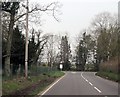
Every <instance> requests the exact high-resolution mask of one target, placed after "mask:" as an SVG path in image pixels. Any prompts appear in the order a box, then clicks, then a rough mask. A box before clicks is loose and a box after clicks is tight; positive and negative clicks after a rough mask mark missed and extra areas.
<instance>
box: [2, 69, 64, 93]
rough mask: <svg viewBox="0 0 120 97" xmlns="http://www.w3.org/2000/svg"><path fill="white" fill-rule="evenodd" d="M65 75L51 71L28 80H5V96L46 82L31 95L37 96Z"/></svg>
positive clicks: (3, 88)
mask: <svg viewBox="0 0 120 97" xmlns="http://www.w3.org/2000/svg"><path fill="white" fill-rule="evenodd" d="M63 75H64V73H63V72H60V71H51V72H47V73H44V74H40V75H38V76H30V77H28V79H25V78H24V77H21V78H18V79H12V80H3V86H2V90H3V95H9V94H11V93H13V92H15V91H16V90H22V89H25V88H27V87H28V86H31V85H34V84H37V83H39V82H40V81H42V80H43V81H44V80H45V81H44V82H42V83H41V84H40V86H38V87H37V88H35V89H34V90H33V91H32V92H31V93H29V95H36V94H38V93H39V92H40V91H42V90H44V89H45V87H47V86H48V85H49V84H51V83H52V82H53V81H54V80H55V79H56V78H58V77H61V76H63Z"/></svg>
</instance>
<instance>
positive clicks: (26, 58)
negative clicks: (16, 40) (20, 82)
mask: <svg viewBox="0 0 120 97" xmlns="http://www.w3.org/2000/svg"><path fill="white" fill-rule="evenodd" d="M26 9H27V11H26V42H25V78H27V77H28V11H29V9H28V0H27V6H26Z"/></svg>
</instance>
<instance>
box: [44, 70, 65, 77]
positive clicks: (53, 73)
mask: <svg viewBox="0 0 120 97" xmlns="http://www.w3.org/2000/svg"><path fill="white" fill-rule="evenodd" d="M45 74H46V75H48V76H51V77H54V78H58V77H61V76H63V75H64V72H60V71H51V72H50V73H49V72H47V73H45Z"/></svg>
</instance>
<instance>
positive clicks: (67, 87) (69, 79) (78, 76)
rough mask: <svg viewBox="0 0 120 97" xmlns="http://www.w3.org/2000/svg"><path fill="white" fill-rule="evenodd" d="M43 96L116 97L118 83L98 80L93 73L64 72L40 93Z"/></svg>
mask: <svg viewBox="0 0 120 97" xmlns="http://www.w3.org/2000/svg"><path fill="white" fill-rule="evenodd" d="M45 95H66V96H67V95H74V96H75V95H96V96H95V97H99V96H98V95H104V96H103V97H117V96H115V95H118V83H116V82H113V81H109V80H106V79H103V78H100V77H98V76H96V75H95V72H66V74H65V76H64V77H62V78H61V79H59V80H58V81H56V82H55V83H54V84H53V85H52V86H50V87H49V88H48V89H47V90H46V91H44V92H43V93H42V97H46V96H45ZM105 95H111V96H105ZM51 97H53V96H51ZM60 97H61V96H60ZM78 97H81V96H78ZM88 97H89V96H88ZM91 97H92V96H91Z"/></svg>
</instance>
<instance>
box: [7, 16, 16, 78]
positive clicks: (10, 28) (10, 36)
mask: <svg viewBox="0 0 120 97" xmlns="http://www.w3.org/2000/svg"><path fill="white" fill-rule="evenodd" d="M13 26H14V15H13V14H11V16H10V24H9V32H8V39H7V46H6V55H7V56H6V57H5V75H6V76H8V77H9V76H10V74H11V71H10V57H11V45H12V44H11V43H12V35H13Z"/></svg>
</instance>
